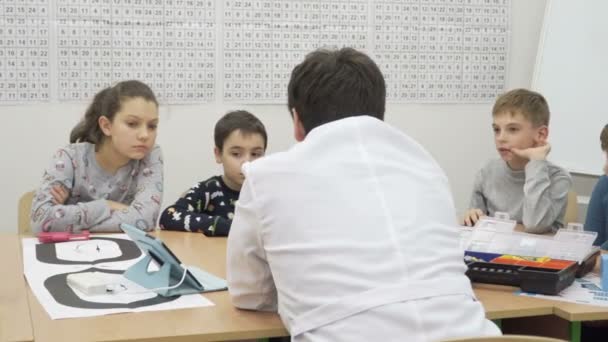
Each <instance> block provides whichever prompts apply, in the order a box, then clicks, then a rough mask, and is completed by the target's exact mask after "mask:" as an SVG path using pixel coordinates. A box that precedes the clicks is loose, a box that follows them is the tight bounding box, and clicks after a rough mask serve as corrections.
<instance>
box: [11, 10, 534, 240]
mask: <svg viewBox="0 0 608 342" xmlns="http://www.w3.org/2000/svg"><path fill="white" fill-rule="evenodd" d="M512 4H513V5H512V6H513V10H512V19H511V20H512V29H511V33H512V35H511V52H510V66H509V73H508V77H507V88H514V87H529V86H530V84H531V80H532V73H533V68H534V61H535V56H536V51H537V45H538V38H539V34H540V29H541V27H542V21H543V15H544V7H545V1H544V0H536V1H528V0H513V1H512ZM86 105H87V104H85V103H74V104H64V103H61V104H60V103H50V104H41V105H29V106H0V118H1V119H2V126H3V127H2V134H0V146H2V150H3V151H4V152H3V153H2V155H4V157H3V160H2V162H1V165H2V166H0V167H1V170H2V173H1V177H0V182H1V183H0V184H1V186H0V207H1V208H3V215H2V217H3V222H2V224H1V225H0V232H1V231H16V230H17V200H18V198H19V196H20V195H21V194H22V193H23V192H26V191H28V190H31V189H34V188H36V187H37V185H38V183H39V181H40V179H41V176H42V170H43V168H44V167H45V166H46V164H47V163H48V161H49V159H50V157H51V155H52V154H53V153H54V151H55V150H56V149H57V148H58V147H60V146H62V145H64V144H66V143H67V140H68V135H69V131H70V130H71V128H72V127H73V125H74V124H76V122H77V121H78V119H79V118H80V116H81V115H82V113H83V112H84V110H85V107H86ZM241 108H243V109H247V110H250V111H252V112H253V113H254V114H256V115H257V116H258V117H259V118H260V119H261V120H262V121H263V122H264V124H265V125H266V128H267V130H268V133H269V150H268V152H269V153H272V152H276V151H282V150H285V149H287V148H288V147H289V146H291V145H292V144H293V143H294V140H293V137H292V131H291V121H290V117H289V114H288V112H287V109H286V106H284V105H264V106H262V105H256V106H253V105H250V106H239V105H225V104H221V103H216V104H209V105H198V106H172V107H170V108H167V107H163V108H161V123H160V136H159V139H158V143H159V144H160V145H161V146H162V148H163V152H164V156H165V198H164V201H165V203H166V204H168V203H169V202H172V201H174V200H175V199H176V198H177V196H179V194H180V193H182V192H183V191H184V190H185V189H187V188H188V187H189V186H190V185H192V184H194V182H196V181H198V180H201V179H204V178H207V177H209V176H211V175H213V174H218V173H219V172H220V171H221V169H220V168H219V167H218V166H217V165H216V164H215V161H214V159H213V153H212V150H213V126H214V125H215V122H216V121H217V119H218V118H219V117H220V116H221V115H222V114H223V113H225V112H226V111H227V110H230V109H241ZM490 110H491V104H483V105H482V104H476V105H397V104H389V105H388V106H387V114H386V121H387V122H389V123H391V124H393V125H395V126H396V127H398V128H399V129H401V130H403V131H404V132H405V133H407V134H409V135H411V136H412V137H414V138H415V139H417V140H418V141H419V142H420V143H421V144H422V145H423V146H425V147H426V148H427V149H428V150H429V151H430V152H431V153H432V154H433V155H434V156H435V158H436V159H437V160H438V162H439V163H440V164H441V166H442V167H443V168H444V170H445V172H446V173H447V174H448V177H449V178H450V182H451V184H452V190H453V193H454V200H455V203H456V206H457V208H458V210H459V212H460V211H462V210H464V209H465V208H466V206H467V204H468V201H469V195H470V189H471V186H472V182H473V176H474V174H475V172H476V171H477V169H478V168H479V167H480V166H481V165H482V164H483V162H484V161H485V160H487V159H489V158H493V157H495V156H496V153H495V150H494V143H493V138H492V132H491V129H490V125H491V115H490Z"/></svg>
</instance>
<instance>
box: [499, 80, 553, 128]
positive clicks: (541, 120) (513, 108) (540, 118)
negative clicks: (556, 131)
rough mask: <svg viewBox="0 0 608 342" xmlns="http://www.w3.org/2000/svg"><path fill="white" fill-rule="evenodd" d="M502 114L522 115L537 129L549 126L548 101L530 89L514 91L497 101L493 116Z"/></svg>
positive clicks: (503, 95)
mask: <svg viewBox="0 0 608 342" xmlns="http://www.w3.org/2000/svg"><path fill="white" fill-rule="evenodd" d="M502 113H510V114H511V115H515V114H516V113H521V115H523V116H524V118H526V120H528V121H530V122H531V123H532V125H534V126H535V127H538V126H542V125H545V126H549V116H550V113H549V105H548V104H547V100H545V98H544V97H543V96H542V95H541V94H540V93H537V92H535V91H532V90H528V89H521V88H520V89H513V90H511V91H508V92H506V93H504V94H502V95H500V96H499V97H498V99H496V103H494V107H493V108H492V116H496V115H498V114H502Z"/></svg>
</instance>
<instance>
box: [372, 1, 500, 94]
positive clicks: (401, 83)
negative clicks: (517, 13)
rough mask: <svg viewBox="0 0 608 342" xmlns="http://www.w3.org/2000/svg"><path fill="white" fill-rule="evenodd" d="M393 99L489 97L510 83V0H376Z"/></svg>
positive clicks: (379, 57)
mask: <svg viewBox="0 0 608 342" xmlns="http://www.w3.org/2000/svg"><path fill="white" fill-rule="evenodd" d="M374 4H375V5H374V12H375V15H374V48H373V52H374V56H375V60H376V62H377V63H378V64H379V66H380V68H381V69H382V71H383V73H384V75H385V78H386V81H387V93H388V94H387V95H388V99H389V100H393V101H403V102H490V101H493V100H494V98H495V97H496V95H498V94H499V93H501V92H502V91H503V88H504V84H505V74H506V67H507V53H508V42H509V22H510V20H509V15H510V11H509V9H510V2H509V1H508V0H452V1H450V0H426V1H396V0H388V1H386V0H381V1H375V2H374Z"/></svg>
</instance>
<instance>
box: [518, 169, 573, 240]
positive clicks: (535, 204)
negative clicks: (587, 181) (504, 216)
mask: <svg viewBox="0 0 608 342" xmlns="http://www.w3.org/2000/svg"><path fill="white" fill-rule="evenodd" d="M525 173H526V182H525V184H524V203H523V218H522V223H523V225H524V227H525V231H526V232H528V233H546V232H550V231H551V230H552V229H553V228H554V227H553V223H554V222H555V221H558V220H559V219H561V218H560V215H563V214H564V211H565V208H566V204H567V200H568V191H569V190H570V186H571V179H570V176H569V175H568V174H567V173H561V172H556V173H555V174H553V175H552V174H550V171H549V163H548V162H547V161H546V160H531V161H529V162H528V164H527V165H526V168H525ZM555 228H559V227H555Z"/></svg>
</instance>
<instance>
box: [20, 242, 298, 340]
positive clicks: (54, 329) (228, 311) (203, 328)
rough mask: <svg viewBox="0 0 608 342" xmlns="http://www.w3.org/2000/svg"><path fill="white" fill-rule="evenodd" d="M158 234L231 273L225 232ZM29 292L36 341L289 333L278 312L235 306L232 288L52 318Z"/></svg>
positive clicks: (189, 260)
mask: <svg viewBox="0 0 608 342" xmlns="http://www.w3.org/2000/svg"><path fill="white" fill-rule="evenodd" d="M157 236H159V237H160V238H161V239H162V240H163V241H164V242H165V244H167V245H168V246H169V248H171V250H173V251H174V252H175V254H176V255H177V256H178V257H179V258H180V259H181V261H182V262H184V263H185V264H189V265H194V266H198V267H201V268H203V269H205V270H206V271H208V272H210V273H213V274H215V275H217V276H220V277H223V278H225V277H226V238H207V237H205V236H204V235H203V234H195V233H182V232H167V231H163V232H158V233H157ZM22 273H23V272H21V274H22ZM28 295H29V300H30V307H31V317H32V322H33V328H34V334H35V339H36V341H134V340H137V341H166V340H169V339H170V340H171V341H176V342H186V341H218V340H234V339H245V338H247V339H250V338H261V337H273V336H286V335H288V333H287V331H286V330H285V328H284V327H283V323H282V322H281V320H280V319H279V316H278V315H277V314H275V313H264V312H254V311H245V310H239V309H236V308H234V307H233V306H232V304H231V303H230V299H229V297H228V292H227V291H221V292H214V293H207V294H204V296H205V297H207V298H209V300H211V301H212V302H213V303H214V304H215V306H210V307H203V308H195V309H181V310H169V311H155V312H142V313H127V314H115V315H106V316H98V317H88V318H76V319H63V320H51V319H50V318H49V316H48V315H47V313H46V311H44V308H43V307H42V306H41V305H40V303H38V300H37V299H36V298H35V296H34V295H33V293H32V292H31V290H30V289H29V287H28ZM30 334H31V333H30Z"/></svg>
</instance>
